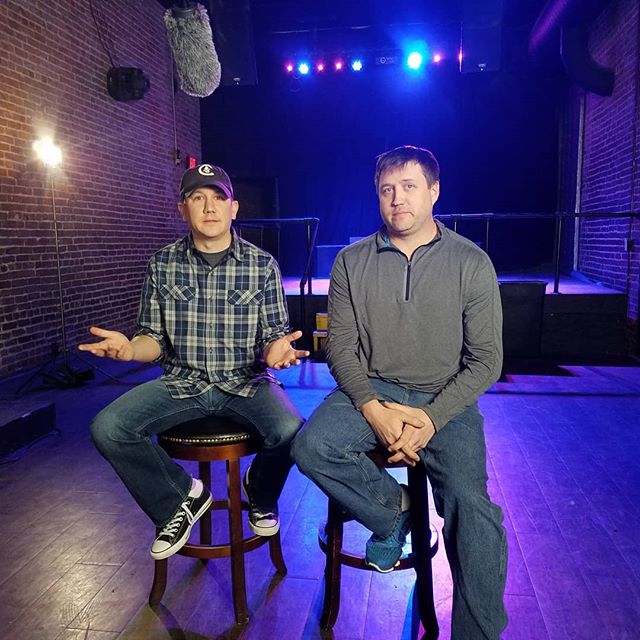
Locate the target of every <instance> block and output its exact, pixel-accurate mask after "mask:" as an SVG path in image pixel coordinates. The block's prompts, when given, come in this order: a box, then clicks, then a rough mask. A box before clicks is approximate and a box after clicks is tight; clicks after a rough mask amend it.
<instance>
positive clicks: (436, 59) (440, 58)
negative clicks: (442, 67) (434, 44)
mask: <svg viewBox="0 0 640 640" xmlns="http://www.w3.org/2000/svg"><path fill="white" fill-rule="evenodd" d="M433 61H434V62H435V63H436V64H438V62H441V61H442V56H441V55H440V54H439V53H436V54H434V56H433Z"/></svg>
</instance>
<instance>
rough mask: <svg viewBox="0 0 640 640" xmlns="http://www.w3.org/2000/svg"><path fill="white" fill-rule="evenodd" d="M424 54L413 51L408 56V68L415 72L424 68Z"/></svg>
mask: <svg viewBox="0 0 640 640" xmlns="http://www.w3.org/2000/svg"><path fill="white" fill-rule="evenodd" d="M422 60H423V58H422V54H421V53H420V52H419V51H412V52H411V53H410V54H409V55H408V56H407V66H408V67H409V69H413V70H414V71H415V70H417V69H419V68H420V67H421V66H422Z"/></svg>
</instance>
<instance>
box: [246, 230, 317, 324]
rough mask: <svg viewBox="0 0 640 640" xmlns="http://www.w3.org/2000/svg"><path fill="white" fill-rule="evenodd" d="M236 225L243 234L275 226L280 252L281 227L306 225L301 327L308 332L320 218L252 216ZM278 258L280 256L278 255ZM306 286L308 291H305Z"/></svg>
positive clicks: (301, 291) (301, 280)
mask: <svg viewBox="0 0 640 640" xmlns="http://www.w3.org/2000/svg"><path fill="white" fill-rule="evenodd" d="M233 224H234V226H235V227H236V229H238V231H239V233H240V234H242V229H243V228H245V229H259V230H260V231H261V232H262V230H263V229H266V228H268V227H273V228H275V229H276V230H277V232H278V243H277V246H278V254H279V252H280V229H281V227H283V226H289V225H296V224H303V225H305V237H306V249H307V250H306V259H305V263H304V268H303V272H302V277H301V278H300V329H301V330H302V332H303V333H304V334H306V326H305V325H306V322H305V319H306V311H307V302H306V296H307V295H312V294H313V278H312V275H311V270H312V267H313V250H314V249H315V246H316V240H317V237H318V225H319V224H320V219H319V218H252V219H248V220H235V221H234V223H233ZM277 258H278V260H279V259H280V256H279V255H278V256H277ZM305 288H306V292H305Z"/></svg>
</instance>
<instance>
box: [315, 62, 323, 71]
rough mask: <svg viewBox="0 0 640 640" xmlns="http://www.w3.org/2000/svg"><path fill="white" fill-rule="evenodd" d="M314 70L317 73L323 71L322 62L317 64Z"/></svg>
mask: <svg viewBox="0 0 640 640" xmlns="http://www.w3.org/2000/svg"><path fill="white" fill-rule="evenodd" d="M316 69H317V70H318V71H324V62H318V64H317V65H316Z"/></svg>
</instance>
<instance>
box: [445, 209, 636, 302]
mask: <svg viewBox="0 0 640 640" xmlns="http://www.w3.org/2000/svg"><path fill="white" fill-rule="evenodd" d="M436 217H437V219H438V220H442V221H447V220H451V221H452V222H453V225H452V228H453V230H454V231H456V232H457V231H458V225H459V223H460V222H468V221H484V223H485V228H484V250H485V252H486V253H487V254H489V255H491V253H490V246H491V245H490V240H491V235H490V231H491V226H492V222H497V221H502V220H555V233H554V239H553V273H554V276H553V292H554V293H559V289H560V258H561V250H562V240H563V232H564V227H565V221H567V220H574V221H575V220H576V218H640V212H620V211H601V212H589V213H565V212H557V213H447V214H438V215H437V216H436Z"/></svg>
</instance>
